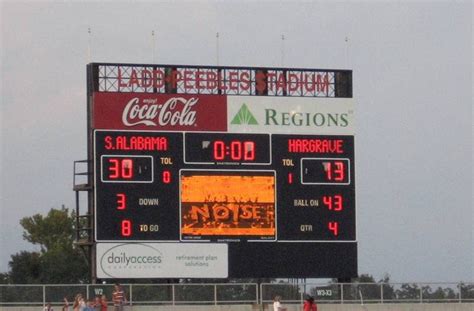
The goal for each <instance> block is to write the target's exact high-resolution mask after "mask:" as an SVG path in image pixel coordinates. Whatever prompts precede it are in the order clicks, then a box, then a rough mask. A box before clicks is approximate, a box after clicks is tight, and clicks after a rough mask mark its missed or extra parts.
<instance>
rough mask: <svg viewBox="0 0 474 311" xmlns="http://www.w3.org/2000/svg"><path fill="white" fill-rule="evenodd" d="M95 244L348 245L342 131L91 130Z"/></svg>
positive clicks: (348, 158)
mask: <svg viewBox="0 0 474 311" xmlns="http://www.w3.org/2000/svg"><path fill="white" fill-rule="evenodd" d="M94 138H95V154H96V157H95V169H96V176H97V178H96V181H95V182H96V191H95V200H96V202H95V204H96V224H97V226H96V240H97V241H117V240H118V241H120V240H122V241H130V242H139V241H182V242H193V241H196V242H198V241H201V242H202V241H209V242H217V243H219V242H249V241H266V242H268V241H274V242H278V241H286V242H292V241H355V240H356V232H355V188H354V182H353V180H354V178H353V176H354V169H353V137H352V136H314V135H280V134H233V133H183V132H134V131H102V130H97V131H95V134H94Z"/></svg>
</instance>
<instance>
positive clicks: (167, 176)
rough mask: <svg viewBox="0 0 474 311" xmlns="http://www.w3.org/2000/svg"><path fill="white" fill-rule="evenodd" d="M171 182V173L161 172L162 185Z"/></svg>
mask: <svg viewBox="0 0 474 311" xmlns="http://www.w3.org/2000/svg"><path fill="white" fill-rule="evenodd" d="M170 182H171V173H170V171H163V183H164V184H169V183H170Z"/></svg>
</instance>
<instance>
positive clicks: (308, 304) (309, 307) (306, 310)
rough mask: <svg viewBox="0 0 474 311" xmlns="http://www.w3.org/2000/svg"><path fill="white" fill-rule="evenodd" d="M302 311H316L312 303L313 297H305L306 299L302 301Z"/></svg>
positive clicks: (315, 306)
mask: <svg viewBox="0 0 474 311" xmlns="http://www.w3.org/2000/svg"><path fill="white" fill-rule="evenodd" d="M303 311H318V306H317V305H316V303H315V302H314V298H313V297H311V296H308V297H306V299H305V300H304V305H303Z"/></svg>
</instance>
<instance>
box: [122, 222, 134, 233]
mask: <svg viewBox="0 0 474 311" xmlns="http://www.w3.org/2000/svg"><path fill="white" fill-rule="evenodd" d="M131 235H132V222H131V221H130V220H128V219H125V220H122V236H124V237H129V236H131Z"/></svg>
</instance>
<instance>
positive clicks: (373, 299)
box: [0, 283, 474, 306]
mask: <svg viewBox="0 0 474 311" xmlns="http://www.w3.org/2000/svg"><path fill="white" fill-rule="evenodd" d="M123 288H124V290H125V292H126V295H127V298H128V301H129V303H130V304H131V305H231V304H247V305H254V304H268V303H271V302H272V300H273V297H275V296H277V295H278V296H281V297H282V300H283V301H284V302H285V303H288V304H301V303H302V302H303V300H304V297H305V295H311V296H313V297H314V298H315V299H316V301H317V302H318V303H319V304H325V303H327V304H336V303H337V304H344V303H357V304H372V303H439V302H442V303H465V302H470V303H473V302H474V283H299V284H292V283H262V284H256V283H209V284H208V283H199V284H196V283H179V284H126V285H123ZM112 291H113V285H111V284H67V285H63V284H49V285H20V284H7V285H5V284H4V285H0V306H7V305H8V306H28V305H31V306H37V305H45V304H46V303H48V302H49V303H51V304H53V305H61V304H62V302H63V299H64V297H67V299H68V300H69V301H73V298H74V296H75V295H76V294H78V293H81V294H82V295H83V296H84V297H86V299H88V300H91V299H93V298H94V297H96V296H100V295H105V296H106V297H107V298H108V299H109V300H110V298H111V297H112Z"/></svg>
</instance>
